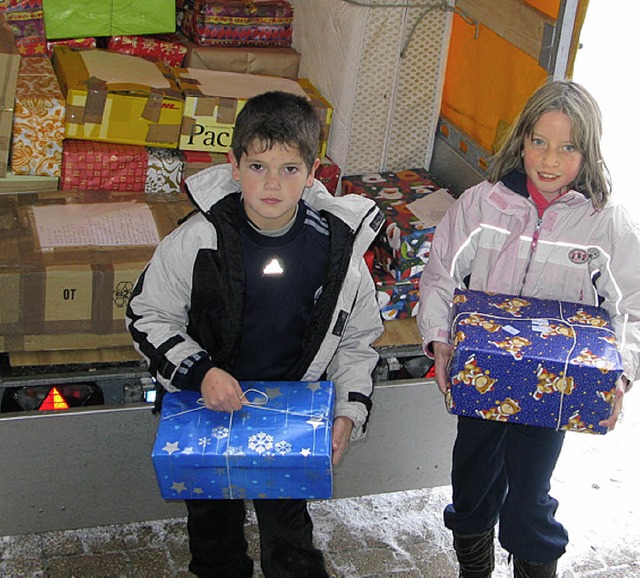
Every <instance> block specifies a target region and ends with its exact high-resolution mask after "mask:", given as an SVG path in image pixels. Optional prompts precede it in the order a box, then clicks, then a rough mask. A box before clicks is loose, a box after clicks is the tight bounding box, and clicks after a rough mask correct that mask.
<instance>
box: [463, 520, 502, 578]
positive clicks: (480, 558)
mask: <svg viewBox="0 0 640 578" xmlns="http://www.w3.org/2000/svg"><path fill="white" fill-rule="evenodd" d="M494 537H495V531H494V529H493V528H491V530H488V531H486V532H483V533H482V534H472V535H465V536H462V535H459V534H454V535H453V547H454V549H455V551H456V557H457V558H458V564H459V565H460V574H459V578H490V576H491V573H492V572H493V568H494V565H495V563H494V542H493V541H494Z"/></svg>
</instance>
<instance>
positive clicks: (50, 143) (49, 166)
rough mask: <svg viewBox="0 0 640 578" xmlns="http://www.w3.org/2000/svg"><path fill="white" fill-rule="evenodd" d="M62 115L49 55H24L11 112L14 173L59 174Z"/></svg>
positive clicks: (56, 80) (63, 115) (59, 94)
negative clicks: (25, 56) (12, 111)
mask: <svg viewBox="0 0 640 578" xmlns="http://www.w3.org/2000/svg"><path fill="white" fill-rule="evenodd" d="M64 118H65V101H64V96H63V95H62V91H61V90H60V84H59V83H58V79H57V77H56V74H55V72H54V70H53V67H52V66H51V61H50V60H49V58H47V57H46V56H30V57H27V58H23V59H22V60H21V62H20V71H19V73H18V83H17V86H16V100H15V106H14V113H13V133H12V134H13V136H12V146H11V170H12V171H13V174H14V175H33V176H49V177H59V176H60V172H61V169H62V141H63V140H64Z"/></svg>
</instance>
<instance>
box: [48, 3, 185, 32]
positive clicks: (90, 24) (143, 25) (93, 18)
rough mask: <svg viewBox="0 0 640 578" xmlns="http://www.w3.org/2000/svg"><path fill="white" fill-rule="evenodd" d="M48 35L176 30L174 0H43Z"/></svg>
mask: <svg viewBox="0 0 640 578" xmlns="http://www.w3.org/2000/svg"><path fill="white" fill-rule="evenodd" d="M43 5H44V23H45V27H46V30H47V38H48V39H56V38H83V37H85V36H119V35H132V34H156V33H159V32H174V31H175V29H176V7H175V1H174V0H43Z"/></svg>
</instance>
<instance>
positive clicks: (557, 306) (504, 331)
mask: <svg viewBox="0 0 640 578" xmlns="http://www.w3.org/2000/svg"><path fill="white" fill-rule="evenodd" d="M452 316H453V317H452V319H453V321H452V327H451V335H452V338H451V341H452V343H453V346H454V352H453V356H452V358H451V363H450V369H449V379H450V382H451V389H450V395H449V396H448V402H447V403H448V408H449V411H450V412H451V413H454V414H456V415H464V416H468V417H474V418H478V419H490V420H495V421H502V422H511V423H520V424H525V425H532V426H539V427H547V428H553V429H556V430H567V431H580V432H587V433H598V434H604V433H606V431H607V430H606V428H603V427H602V426H599V425H598V422H600V421H602V420H605V419H607V418H609V417H610V415H611V412H612V409H613V401H614V395H615V388H616V382H617V381H618V379H619V377H620V376H621V375H622V370H623V368H622V359H621V357H620V354H619V352H618V350H617V343H616V338H615V333H614V331H613V329H612V328H611V323H610V320H609V317H608V315H607V313H606V311H605V310H604V309H601V308H598V307H591V306H588V305H581V304H578V303H566V302H563V301H547V300H541V299H533V298H530V297H514V296H512V295H503V294H497V293H496V294H490V293H483V292H480V291H460V290H456V293H455V296H454V304H453V313H452Z"/></svg>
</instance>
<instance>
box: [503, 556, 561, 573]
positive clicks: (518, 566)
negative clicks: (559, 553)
mask: <svg viewBox="0 0 640 578" xmlns="http://www.w3.org/2000/svg"><path fill="white" fill-rule="evenodd" d="M557 568H558V561H557V560H554V561H553V562H547V563H546V564H536V563H535V562H525V561H524V560H519V559H518V558H516V557H515V556H514V557H513V578H556V569H557Z"/></svg>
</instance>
